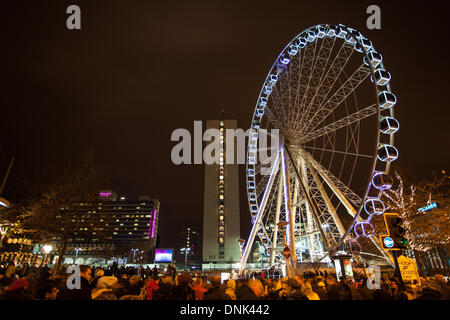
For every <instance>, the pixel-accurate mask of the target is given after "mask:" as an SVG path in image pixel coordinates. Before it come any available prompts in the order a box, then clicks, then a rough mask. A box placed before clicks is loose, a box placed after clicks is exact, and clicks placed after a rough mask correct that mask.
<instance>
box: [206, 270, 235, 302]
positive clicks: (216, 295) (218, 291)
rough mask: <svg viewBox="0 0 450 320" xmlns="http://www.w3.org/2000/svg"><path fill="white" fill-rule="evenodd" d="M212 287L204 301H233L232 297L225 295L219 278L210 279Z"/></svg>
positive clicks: (215, 276)
mask: <svg viewBox="0 0 450 320" xmlns="http://www.w3.org/2000/svg"><path fill="white" fill-rule="evenodd" d="M209 281H210V283H211V287H210V288H209V290H208V291H207V292H205V295H204V297H203V300H231V299H230V297H229V296H228V295H227V294H225V289H224V288H223V286H222V284H221V279H220V277H219V276H217V275H214V276H212V277H211V278H210V280H209Z"/></svg>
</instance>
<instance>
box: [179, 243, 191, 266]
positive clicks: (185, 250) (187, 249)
mask: <svg viewBox="0 0 450 320" xmlns="http://www.w3.org/2000/svg"><path fill="white" fill-rule="evenodd" d="M181 251H184V270H185V271H186V267H187V255H188V252H189V251H191V248H181Z"/></svg>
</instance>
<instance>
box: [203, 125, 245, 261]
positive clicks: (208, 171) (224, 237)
mask: <svg viewBox="0 0 450 320" xmlns="http://www.w3.org/2000/svg"><path fill="white" fill-rule="evenodd" d="M213 128H215V129H218V130H219V131H220V151H219V152H220V158H219V163H218V164H205V192H204V211H203V269H229V268H230V264H233V263H234V264H236V263H239V261H240V248H239V243H238V240H239V239H240V223H239V219H240V217H239V179H238V164H237V161H236V160H235V161H234V164H226V163H225V160H226V151H227V148H226V146H227V141H226V129H236V128H237V121H236V120H208V121H207V122H206V129H213ZM230 146H231V143H230ZM236 149H237V148H236V143H234V155H235V157H234V158H237V156H236Z"/></svg>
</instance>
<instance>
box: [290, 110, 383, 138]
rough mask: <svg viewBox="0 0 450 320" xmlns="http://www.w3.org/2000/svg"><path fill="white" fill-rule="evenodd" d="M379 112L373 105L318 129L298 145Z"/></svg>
mask: <svg viewBox="0 0 450 320" xmlns="http://www.w3.org/2000/svg"><path fill="white" fill-rule="evenodd" d="M377 112H378V108H377V105H376V104H372V105H370V106H368V107H366V108H363V109H361V110H358V111H357V112H355V113H353V114H351V115H349V116H347V117H345V118H342V119H339V120H337V121H335V122H333V123H331V124H328V125H327V126H326V127H322V128H320V129H317V130H315V131H312V132H310V133H308V134H306V135H305V136H304V137H301V138H300V139H299V140H298V143H300V144H304V143H307V142H309V141H311V140H313V139H317V138H319V137H321V136H323V135H325V134H328V133H330V132H333V131H337V130H339V129H341V128H344V127H347V126H349V125H351V124H353V123H355V122H359V121H361V120H363V119H365V118H368V117H370V116H373V115H374V114H377ZM296 142H297V141H296Z"/></svg>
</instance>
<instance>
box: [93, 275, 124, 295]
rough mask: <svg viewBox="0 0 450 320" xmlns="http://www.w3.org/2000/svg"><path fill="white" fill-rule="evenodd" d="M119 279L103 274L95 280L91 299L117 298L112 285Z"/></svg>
mask: <svg viewBox="0 0 450 320" xmlns="http://www.w3.org/2000/svg"><path fill="white" fill-rule="evenodd" d="M118 283H119V280H118V279H117V278H116V277H113V276H103V277H100V278H99V279H98V280H97V286H96V288H95V289H94V290H93V292H92V299H93V300H117V296H116V295H115V294H114V287H115V286H116V285H117V284H118Z"/></svg>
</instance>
